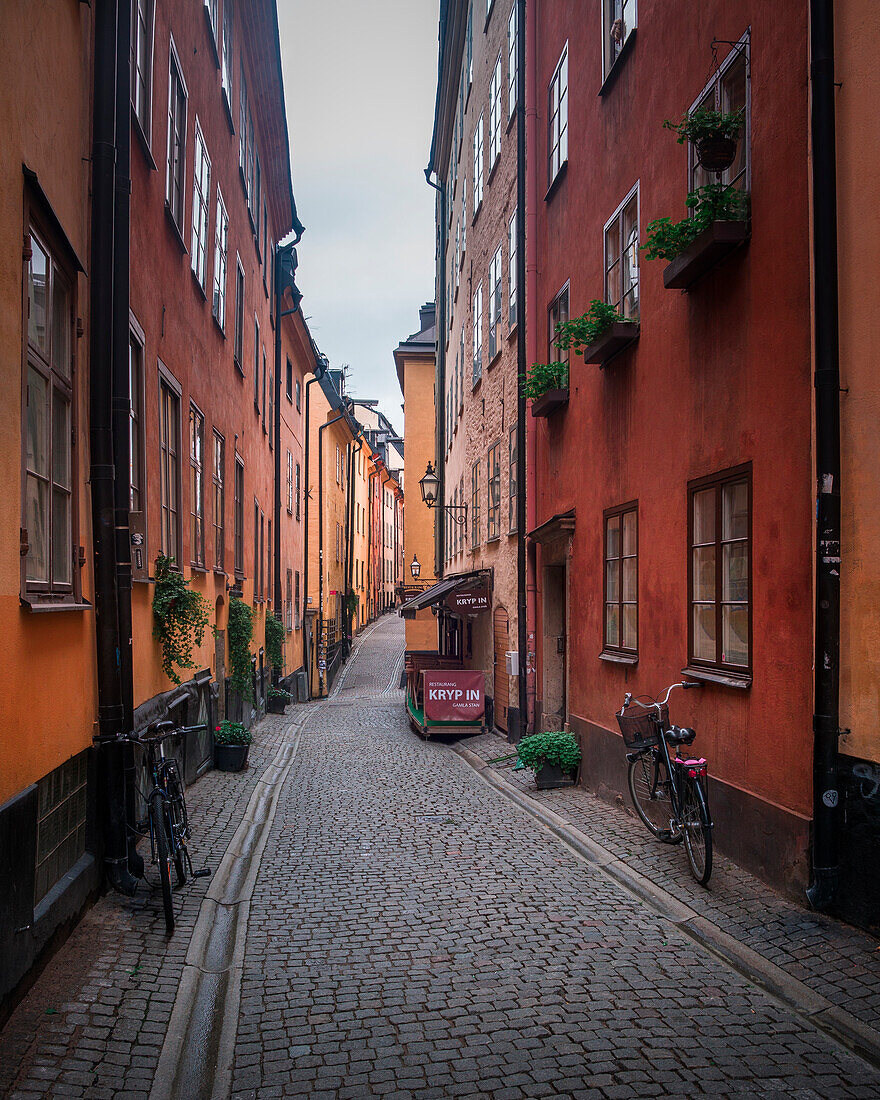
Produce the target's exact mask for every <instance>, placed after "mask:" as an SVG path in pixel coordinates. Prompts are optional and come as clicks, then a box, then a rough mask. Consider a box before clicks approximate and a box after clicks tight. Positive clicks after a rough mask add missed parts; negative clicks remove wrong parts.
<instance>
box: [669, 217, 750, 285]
mask: <svg viewBox="0 0 880 1100" xmlns="http://www.w3.org/2000/svg"><path fill="white" fill-rule="evenodd" d="M750 232H751V231H750V229H749V223H748V222H712V224H711V225H710V226H707V228H706V229H704V230H703V232H702V233H701V234H700V235H699V237H697V238H695V240H694V241H693V242H692V243H691V244H690V245H688V247H687V248H686V249H685V250H684V252H682V253H681V255H680V256H676V257H675V259H674V260H673V261H672V263H670V264H667V266H666V268H665V270H664V272H663V285H664V286H665V287H666V289H667V290H686V289H687V288H688V287H689V286H693V284H694V283H695V282H696V281H697V280H698V279H700V278H702V276H703V275H705V274H706V272H707V271H711V270H712V268H713V267H716V266H717V265H718V264H720V263H721V261H722V260H724V259H726V258H727V257H728V256H729V255H730V253H731V252H733V251H734V250H735V249H737V248H739V246H740V245H741V244H743V243H744V242H745V241H747V240H748V239H749V235H750Z"/></svg>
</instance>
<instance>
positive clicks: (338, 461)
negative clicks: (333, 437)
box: [336, 443, 342, 485]
mask: <svg viewBox="0 0 880 1100" xmlns="http://www.w3.org/2000/svg"><path fill="white" fill-rule="evenodd" d="M341 477H342V456H341V453H340V450H339V444H338V443H337V444H336V484H337V485H339V484H340V479H341Z"/></svg>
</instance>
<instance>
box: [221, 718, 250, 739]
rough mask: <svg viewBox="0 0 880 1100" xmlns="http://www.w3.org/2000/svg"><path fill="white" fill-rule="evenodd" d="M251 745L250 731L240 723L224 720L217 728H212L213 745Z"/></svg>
mask: <svg viewBox="0 0 880 1100" xmlns="http://www.w3.org/2000/svg"><path fill="white" fill-rule="evenodd" d="M250 743H251V731H250V730H249V729H248V728H247V727H246V726H243V725H242V724H241V722H230V721H229V719H228V718H224V719H223V721H222V722H221V723H220V725H219V726H215V727H214V744H215V745H249V744H250Z"/></svg>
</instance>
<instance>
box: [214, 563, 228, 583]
mask: <svg viewBox="0 0 880 1100" xmlns="http://www.w3.org/2000/svg"><path fill="white" fill-rule="evenodd" d="M213 573H214V576H215V577H223V579H224V580H226V578H227V576H228V574H227V572H226V570H225V569H218V568H217V567H216V566H215V567H214V570H213Z"/></svg>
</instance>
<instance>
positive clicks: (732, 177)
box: [688, 34, 751, 191]
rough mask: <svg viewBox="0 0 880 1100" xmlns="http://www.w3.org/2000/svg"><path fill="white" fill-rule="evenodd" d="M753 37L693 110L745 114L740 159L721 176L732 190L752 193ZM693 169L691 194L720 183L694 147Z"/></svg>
mask: <svg viewBox="0 0 880 1100" xmlns="http://www.w3.org/2000/svg"><path fill="white" fill-rule="evenodd" d="M749 98H750V95H749V37H748V35H747V34H746V35H745V36H744V37H743V38H742V39H741V40H740V41H739V42H738V43H737V44H736V45H735V46H734V47H733V49H732V50H731V51H730V53H729V54H728V55H727V57H726V58H725V59H724V61H723V62H722V64H721V65H720V66H719V68H718V71H717V72H716V73H715V74H714V76H713V77H712V79H711V81H710V82H709V84H708V85H707V86H706V88H704V89H703V92H702V93H701V95H700V97H699V99H697V101H696V103H694V105H693V106H692V107H691V112H693V111H695V110H697V108H699V107H708V108H710V109H711V110H715V111H724V112H725V113H728V114H733V113H734V112H736V111H742V113H743V117H744V119H745V125H744V126H743V129H742V133H741V135H740V139H739V141H738V142H737V145H736V157H735V158H734V161H733V164H731V166H730V167H729V168H727V169H725V171H724V172H722V174H721V182H722V183H723V184H726V185H728V186H733V187H739V188H741V189H742V190H744V191H748V190H749V187H750V179H749V174H750V163H749V161H750V158H749V146H750V144H751V143H750V125H749ZM688 158H689V167H690V186H689V188H688V190H689V191H694V190H696V188H698V187H704V186H705V185H706V184H709V183H716V182H717V177H716V175H715V173H714V172H707V171H706V170H705V169H704V168H701V167H700V165H699V164H698V163H697V158H696V156H695V155H694V148H693V146H692V145H689V146H688Z"/></svg>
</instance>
